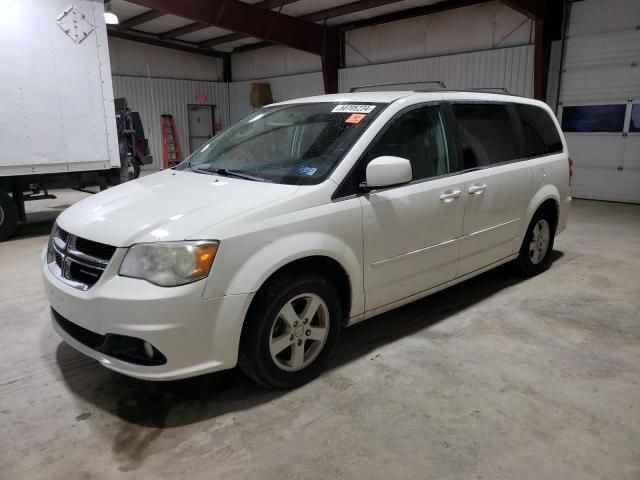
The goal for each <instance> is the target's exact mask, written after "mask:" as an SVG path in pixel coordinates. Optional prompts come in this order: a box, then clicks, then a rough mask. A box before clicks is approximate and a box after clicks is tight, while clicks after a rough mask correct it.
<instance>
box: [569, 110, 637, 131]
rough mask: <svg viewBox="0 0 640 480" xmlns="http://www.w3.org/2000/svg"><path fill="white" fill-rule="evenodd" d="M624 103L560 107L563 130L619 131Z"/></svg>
mask: <svg viewBox="0 0 640 480" xmlns="http://www.w3.org/2000/svg"><path fill="white" fill-rule="evenodd" d="M626 109H627V106H626V105H586V106H580V107H564V108H563V109H562V131H564V132H621V131H622V129H623V128H624V115H625V111H626Z"/></svg>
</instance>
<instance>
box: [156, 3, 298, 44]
mask: <svg viewBox="0 0 640 480" xmlns="http://www.w3.org/2000/svg"><path fill="white" fill-rule="evenodd" d="M299 1H300V0H263V1H262V2H258V3H254V4H253V6H254V7H260V8H266V9H269V10H270V9H272V8H278V7H282V6H284V5H287V4H289V3H295V2H299ZM210 26H211V25H209V24H207V23H202V22H195V23H190V24H189V25H185V26H184V27H180V28H176V29H174V30H169V31H167V32H164V33H162V34H160V38H176V37H180V36H181V35H186V34H188V33H193V32H197V31H198V30H202V29H205V28H207V27H210Z"/></svg>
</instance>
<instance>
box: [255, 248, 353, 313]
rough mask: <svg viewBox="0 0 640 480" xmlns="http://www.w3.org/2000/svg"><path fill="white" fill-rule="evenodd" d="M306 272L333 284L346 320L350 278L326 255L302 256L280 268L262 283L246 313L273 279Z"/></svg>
mask: <svg viewBox="0 0 640 480" xmlns="http://www.w3.org/2000/svg"><path fill="white" fill-rule="evenodd" d="M306 272H313V273H317V274H320V275H321V276H323V277H325V278H326V279H327V280H329V281H330V282H331V283H332V284H333V286H334V287H335V288H336V291H337V293H338V297H339V298H340V306H341V308H342V312H343V316H344V317H345V318H343V320H347V319H348V318H349V315H350V311H351V303H352V289H353V286H352V282H351V278H350V276H349V274H348V273H347V270H346V269H345V268H344V267H343V265H342V264H341V263H340V262H339V261H337V260H336V259H335V258H332V257H329V256H326V255H309V256H303V257H300V258H297V259H295V260H292V261H290V262H289V263H286V264H284V265H282V266H280V267H279V268H278V269H276V270H275V271H274V272H272V273H271V274H270V275H269V276H268V277H267V278H266V279H265V280H264V281H263V282H262V284H261V285H260V287H259V288H258V290H257V292H256V294H255V295H254V296H253V299H252V301H251V305H250V306H249V310H248V312H250V311H251V308H252V305H253V304H254V303H255V301H256V298H257V297H258V295H259V294H260V291H261V290H263V289H264V288H266V287H267V286H268V285H269V284H270V283H271V282H273V281H274V280H275V279H277V278H278V277H280V276H282V275H286V274H303V273H306Z"/></svg>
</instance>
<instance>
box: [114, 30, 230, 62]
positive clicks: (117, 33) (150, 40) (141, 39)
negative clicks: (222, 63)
mask: <svg viewBox="0 0 640 480" xmlns="http://www.w3.org/2000/svg"><path fill="white" fill-rule="evenodd" d="M107 33H108V35H109V36H110V37H116V38H122V39H124V40H131V41H133V42H138V43H146V44H147V45H155V46H156V47H164V48H171V49H173V50H180V51H182V52H189V53H197V54H199V55H206V56H208V57H216V58H222V59H224V58H225V55H226V54H225V53H224V52H220V51H218V50H214V49H212V48H200V47H199V46H198V44H197V43H192V42H178V41H171V40H162V39H160V38H158V36H157V35H153V34H146V33H144V32H140V31H138V30H119V29H118V28H116V27H111V26H109V27H108V28H107Z"/></svg>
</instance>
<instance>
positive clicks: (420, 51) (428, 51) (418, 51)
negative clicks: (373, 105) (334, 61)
mask: <svg viewBox="0 0 640 480" xmlns="http://www.w3.org/2000/svg"><path fill="white" fill-rule="evenodd" d="M532 42H533V26H532V21H531V20H530V19H529V18H528V17H526V16H524V15H522V14H520V13H518V12H517V11H515V10H514V9H512V8H510V7H508V6H506V5H504V4H503V3H501V2H497V1H494V2H489V3H483V4H480V5H474V6H470V7H465V8H458V9H455V10H448V11H446V12H441V13H435V14H432V15H424V16H421V17H415V18H410V19H407V20H401V21H397V22H391V23H383V24H381V25H376V26H373V27H367V28H360V29H357V30H351V31H347V32H346V34H345V66H346V67H356V66H361V65H372V64H379V63H389V62H396V61H399V60H410V59H417V58H427V57H435V56H440V55H450V54H453V53H460V52H473V51H478V50H490V49H494V48H504V47H512V46H516V45H524V44H528V43H532Z"/></svg>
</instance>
